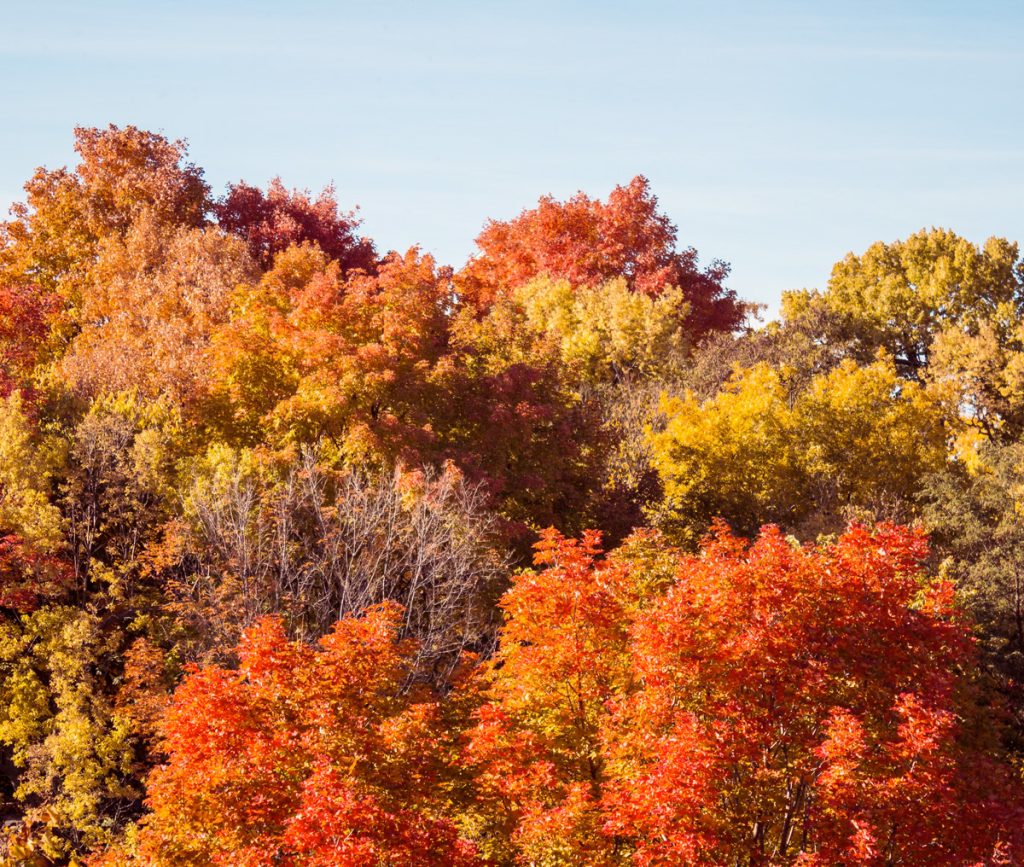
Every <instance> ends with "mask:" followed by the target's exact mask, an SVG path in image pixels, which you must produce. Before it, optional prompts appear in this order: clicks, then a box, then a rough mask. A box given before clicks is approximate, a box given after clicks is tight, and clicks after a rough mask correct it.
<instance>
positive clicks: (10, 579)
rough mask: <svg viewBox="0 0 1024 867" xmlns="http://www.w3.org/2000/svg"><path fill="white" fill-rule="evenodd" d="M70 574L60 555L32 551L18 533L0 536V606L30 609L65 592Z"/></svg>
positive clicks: (71, 574) (19, 611) (18, 609)
mask: <svg viewBox="0 0 1024 867" xmlns="http://www.w3.org/2000/svg"><path fill="white" fill-rule="evenodd" d="M73 577H74V576H73V572H72V570H71V567H70V566H69V565H68V564H67V563H65V562H63V561H62V560H61V559H60V558H58V557H56V556H54V555H52V554H44V553H40V552H38V551H35V550H33V549H32V548H31V547H29V546H28V545H26V544H25V542H24V540H23V539H22V538H21V537H20V536H16V535H13V534H10V535H6V536H0V609H6V610H8V611H15V612H18V613H25V612H28V611H32V610H33V609H35V608H36V607H37V606H38V605H39V604H41V603H42V602H43V600H45V599H50V598H53V597H56V596H59V595H60V594H61V593H64V592H65V591H67V590H68V588H69V587H70V586H71V582H72V580H73Z"/></svg>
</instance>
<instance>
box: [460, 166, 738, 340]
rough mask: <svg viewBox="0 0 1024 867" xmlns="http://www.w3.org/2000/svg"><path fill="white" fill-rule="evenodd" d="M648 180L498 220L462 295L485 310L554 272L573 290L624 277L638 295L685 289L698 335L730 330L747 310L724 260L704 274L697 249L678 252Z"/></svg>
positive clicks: (464, 278)
mask: <svg viewBox="0 0 1024 867" xmlns="http://www.w3.org/2000/svg"><path fill="white" fill-rule="evenodd" d="M657 205H658V200H657V198H656V197H655V196H654V195H653V194H652V193H651V191H650V188H649V186H648V182H647V179H646V178H644V177H641V176H638V177H636V178H634V179H633V180H632V181H631V182H630V183H629V184H628V185H627V186H624V187H616V188H615V189H614V190H612V192H611V193H610V194H609V196H608V200H607V202H602V201H601V200H600V199H591V198H589V197H588V196H586V195H584V194H583V193H577V194H576V195H575V196H573V197H572V198H571V199H568V200H567V201H565V202H559V201H557V200H555V199H554V198H552V197H551V196H545V197H543V198H541V199H540V201H539V202H538V204H537V207H536V208H534V209H533V210H527V211H523V212H522V213H521V214H520V215H519V216H518V217H515V218H514V219H512V220H508V221H496V220H491V221H490V222H489V223H488V224H487V226H486V227H485V228H484V230H483V232H481V233H480V235H479V236H478V237H477V239H476V243H477V246H478V247H479V249H480V252H479V254H478V255H477V256H476V257H474V258H473V259H471V260H470V262H469V263H468V264H467V265H466V267H465V268H464V269H463V270H462V272H461V273H460V274H459V276H458V284H459V287H460V289H461V291H462V292H463V293H464V294H465V295H467V296H468V297H469V298H471V299H472V300H473V301H474V302H475V303H476V304H478V305H480V306H487V305H488V304H490V303H491V302H492V301H493V299H494V298H495V297H496V296H498V295H499V294H500V293H502V292H505V291H508V290H509V289H512V288H514V287H516V286H520V285H522V284H523V283H526V282H528V281H529V280H531V279H533V278H535V277H538V276H541V275H547V276H549V277H553V278H556V279H563V280H568V281H569V282H570V283H572V284H573V285H574V286H593V285H596V284H599V283H602V282H605V281H607V280H610V279H613V278H615V277H624V278H625V279H626V280H627V281H628V282H629V285H630V286H631V287H632V288H633V289H634V290H635V291H637V292H644V293H646V294H649V295H657V294H658V293H659V292H661V291H662V290H663V289H664V288H665V287H666V286H679V287H681V288H682V289H683V290H685V293H686V297H687V300H688V301H689V303H690V305H691V308H692V310H691V315H690V324H691V326H692V328H693V330H694V332H695V334H697V335H700V334H704V333H706V332H708V331H731V330H733V329H735V328H737V327H738V326H739V325H740V324H741V323H742V321H743V319H744V317H745V315H746V307H745V305H743V304H742V303H741V302H739V301H738V300H737V298H736V294H735V293H734V292H733V291H732V290H730V289H726V288H725V287H724V286H723V285H722V281H723V280H724V279H725V278H726V276H727V275H728V273H729V268H728V266H727V265H726V264H725V263H723V262H718V261H716V262H713V263H712V265H711V266H710V267H709V268H706V269H704V270H701V269H700V268H699V267H698V265H697V251H696V250H694V249H693V248H692V247H691V248H687V249H685V250H677V249H676V246H675V244H676V228H675V226H673V225H672V223H671V222H670V221H669V219H668V217H666V216H665V215H664V214H659V213H658V210H657Z"/></svg>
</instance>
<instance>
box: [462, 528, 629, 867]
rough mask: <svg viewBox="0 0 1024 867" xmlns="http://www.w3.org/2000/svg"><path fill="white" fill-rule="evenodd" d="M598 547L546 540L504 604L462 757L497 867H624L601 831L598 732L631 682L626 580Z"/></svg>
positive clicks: (594, 538)
mask: <svg viewBox="0 0 1024 867" xmlns="http://www.w3.org/2000/svg"><path fill="white" fill-rule="evenodd" d="M600 551H601V546H600V535H599V534H597V533H593V532H591V533H587V534H584V536H583V538H582V539H581V540H579V541H575V540H572V539H566V538H564V537H562V536H560V535H559V534H558V533H556V532H555V531H553V530H549V531H547V532H545V533H543V534H542V536H541V541H540V542H539V543H538V544H537V554H536V558H535V563H536V565H537V567H538V569H537V570H536V571H532V572H526V573H523V574H521V575H519V576H517V577H516V579H515V581H514V583H513V586H512V587H511V588H510V589H509V591H508V592H507V593H506V594H505V597H504V598H503V599H502V602H501V608H502V610H503V611H504V612H505V615H506V618H507V620H506V623H505V625H504V626H503V627H502V630H501V634H500V643H499V646H498V650H497V652H496V654H495V656H494V658H493V659H492V660H491V661H490V662H489V663H488V665H487V667H486V668H485V670H484V674H483V676H484V678H485V683H484V687H483V689H484V693H483V694H484V698H485V703H484V704H483V705H482V707H481V708H480V710H479V712H478V717H477V719H478V722H477V725H476V726H475V728H473V729H472V730H471V731H470V732H469V740H468V746H467V750H466V759H465V761H466V762H467V763H468V764H469V766H470V767H471V768H472V770H473V772H474V777H475V781H476V785H477V787H478V790H479V796H478V797H479V804H480V807H479V809H480V811H481V813H482V817H481V819H480V820H479V821H481V823H482V824H483V828H484V830H483V832H482V834H481V837H482V838H483V840H484V841H487V842H488V843H489V844H490V846H491V847H492V848H493V850H494V851H491V852H486V854H488V855H490V856H491V857H492V858H496V859H498V860H499V862H501V863H517V864H537V865H557V864H593V865H599V864H612V863H618V862H617V861H616V859H615V857H614V848H615V847H614V845H613V842H612V841H611V840H609V839H608V838H607V837H605V836H604V835H603V834H602V833H601V825H602V822H603V818H602V813H601V796H602V791H603V786H604V784H605V782H606V780H607V777H608V771H607V768H606V761H605V755H604V750H603V746H602V734H603V732H604V730H605V728H606V718H607V716H608V705H609V703H610V702H611V701H613V700H615V699H618V698H621V697H623V696H624V694H625V693H626V691H627V690H628V689H629V688H630V687H631V684H632V672H631V670H630V665H629V659H628V655H627V647H628V636H629V632H628V629H629V619H628V617H627V614H626V610H627V609H626V606H625V604H624V599H623V598H620V594H623V588H622V587H621V586H620V585H621V584H622V583H623V582H624V580H625V579H626V577H627V573H625V572H624V571H623V570H621V569H618V568H616V567H615V566H614V565H609V564H606V563H601V562H599V561H598V556H599V554H600ZM623 596H625V594H623Z"/></svg>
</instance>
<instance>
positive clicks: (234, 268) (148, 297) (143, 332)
mask: <svg viewBox="0 0 1024 867" xmlns="http://www.w3.org/2000/svg"><path fill="white" fill-rule="evenodd" d="M255 279H257V273H256V269H255V267H254V266H253V263H252V261H251V260H250V259H249V256H248V253H247V251H246V248H245V245H244V244H243V243H242V242H241V241H240V240H238V239H237V238H235V237H233V236H231V235H228V234H226V233H224V232H221V231H219V230H217V229H216V228H206V229H198V228H182V227H180V226H171V227H169V228H168V227H166V226H163V225H161V224H160V222H159V221H158V220H157V218H156V215H155V214H154V213H153V212H152V211H142V212H140V213H138V214H137V215H136V218H135V222H134V223H133V224H132V225H131V227H130V228H129V229H128V230H126V233H125V235H124V237H120V236H118V237H114V238H109V239H107V240H105V241H104V242H103V243H102V244H101V246H100V252H99V255H98V258H97V260H96V262H95V264H94V265H93V267H92V269H91V272H90V278H89V282H88V291H87V293H86V294H85V296H84V298H83V300H82V305H81V310H80V314H81V331H80V333H79V334H77V335H76V336H75V337H74V339H73V340H72V341H71V343H70V346H69V347H68V349H67V352H66V355H65V356H64V358H63V359H62V362H61V370H62V373H63V374H64V376H65V377H66V379H67V380H68V382H69V384H70V386H71V387H72V389H73V390H74V391H75V392H76V393H77V394H79V395H84V396H89V397H95V396H97V395H99V394H101V393H104V392H106V393H117V392H124V391H129V390H135V391H136V392H138V393H139V395H140V396H142V397H146V398H149V399H156V398H157V397H160V396H162V395H163V396H166V397H167V398H169V399H171V400H172V401H174V402H175V403H177V404H178V405H179V406H182V407H183V408H185V409H186V410H191V411H192V412H195V410H196V409H197V407H196V404H197V402H198V400H199V398H200V397H201V396H202V395H204V394H205V392H206V390H207V388H208V384H207V370H206V366H205V363H204V362H205V354H206V351H207V348H208V346H209V343H210V340H211V337H212V335H213V333H214V332H215V330H216V329H217V328H218V327H219V326H220V325H222V324H223V323H224V322H226V321H227V319H228V313H229V308H230V302H231V298H232V293H233V291H234V290H235V288H236V287H237V286H238V285H239V284H245V283H251V282H252V281H254V280H255Z"/></svg>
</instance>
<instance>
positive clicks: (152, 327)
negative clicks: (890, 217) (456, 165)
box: [0, 126, 1024, 867]
mask: <svg viewBox="0 0 1024 867" xmlns="http://www.w3.org/2000/svg"><path fill="white" fill-rule="evenodd" d="M74 136H75V148H76V152H77V155H78V161H77V164H75V165H73V166H71V167H65V168H56V169H48V168H40V169H38V170H37V171H36V172H35V174H33V175H32V177H31V178H29V179H28V180H27V182H26V183H25V186H24V200H23V201H22V202H19V203H16V204H14V205H13V206H12V208H11V211H10V215H9V218H8V219H7V220H6V221H5V222H3V223H0V809H2V813H3V828H2V835H0V836H2V842H0V864H4V865H28V867H47V865H79V867H85V865H91V867H113V865H150V867H157V865H185V867H188V865H192V867H207V865H209V867H214V865H217V867H277V865H288V867H382V865H395V867H431V865H433V867H448V865H455V867H485V865H493V867H502V865H521V867H559V865H567V867H568V865H587V867H614V865H637V867H667V865H690V864H692V865H723V867H725V865H730V867H748V865H749V867H755V865H764V867H767V865H801V867H812V865H821V867H824V865H878V867H883V865H886V867H888V865H913V867H918V865H919V867H929V865H962V867H968V865H997V864H1022V863H1024V779H1022V768H1024V260H1022V258H1021V255H1020V250H1019V248H1018V245H1017V244H1016V243H1015V242H1013V241H1011V240H1008V239H1005V238H998V237H994V238H990V239H988V240H987V241H985V242H984V243H983V244H982V245H980V246H979V244H977V243H976V242H974V241H971V240H968V239H966V238H964V237H961V236H958V235H957V234H955V233H954V232H953V231H951V230H948V229H940V228H926V229H922V230H921V231H919V232H917V233H916V234H912V235H910V236H909V237H906V238H903V239H895V240H887V241H879V242H877V243H875V244H872V245H871V246H870V247H868V248H867V249H865V250H863V251H860V252H856V253H850V254H848V255H846V256H845V257H844V258H842V259H840V260H839V261H838V262H836V264H835V266H834V267H833V269H832V272H831V277H830V278H829V280H828V282H827V285H825V286H823V287H821V288H819V289H814V290H810V289H808V290H794V291H792V292H788V293H786V294H785V295H784V297H783V299H782V303H781V309H780V314H779V317H778V319H777V320H774V321H770V322H764V321H763V319H764V317H763V316H762V315H760V314H761V311H760V310H759V308H758V306H757V305H755V304H752V303H749V302H746V301H744V300H743V299H741V298H738V297H737V296H736V294H735V292H734V291H732V290H731V289H730V288H728V285H727V284H728V280H729V266H728V265H727V264H726V263H725V262H722V261H717V260H714V261H702V260H701V259H700V258H699V257H698V253H697V251H696V250H695V249H693V248H692V247H688V246H686V244H685V242H684V241H682V240H680V238H679V236H678V233H677V229H676V227H675V226H674V225H673V223H672V222H671V221H670V219H669V218H668V217H667V216H666V215H665V214H664V213H663V212H661V211H660V210H659V207H658V202H657V199H656V197H655V195H654V192H653V191H652V189H651V188H650V185H649V183H648V181H647V180H646V179H645V178H644V177H640V176H638V177H636V178H634V179H633V180H631V181H628V182H627V183H625V184H624V185H623V186H618V187H616V188H614V189H612V190H610V191H608V190H600V191H592V192H594V193H597V194H598V196H599V197H597V198H594V197H592V196H591V195H589V194H586V193H582V192H581V193H579V194H577V195H575V196H572V197H570V198H568V199H566V200H558V199H556V198H554V197H551V196H543V197H541V198H540V199H539V200H536V202H535V203H531V202H529V201H527V202H524V203H523V204H524V205H525V206H526V209H525V210H523V211H522V212H521V213H520V214H519V215H518V216H516V217H514V218H512V219H508V220H488V221H486V222H484V223H483V225H482V229H481V231H480V234H479V236H478V237H477V238H476V241H475V249H474V253H473V255H472V256H471V257H470V258H469V260H468V262H466V263H465V264H463V265H462V266H461V267H452V266H449V265H447V264H444V263H441V262H438V261H436V260H435V258H434V257H433V256H431V254H430V253H429V252H427V251H424V250H421V249H419V248H418V247H413V248H411V249H409V250H407V251H390V252H384V251H383V250H381V249H379V248H378V247H377V246H376V245H375V243H374V242H373V240H372V239H371V238H369V237H367V236H366V235H365V234H363V232H362V224H361V222H360V218H359V215H358V212H357V211H349V210H345V206H344V203H341V204H339V201H338V197H337V193H336V191H335V190H334V189H333V188H331V187H327V188H325V189H324V190H323V191H322V192H320V193H314V192H310V191H305V190H301V189H291V188H290V187H288V186H286V185H285V184H284V183H283V182H282V181H281V180H278V179H275V180H272V181H270V182H269V183H268V184H267V185H266V186H264V187H259V186H253V185H250V184H248V183H246V182H244V181H239V182H238V183H234V184H231V185H229V186H228V187H227V188H226V190H224V191H223V192H222V193H216V192H215V191H213V190H212V188H211V185H210V184H209V183H208V182H207V180H206V178H205V175H204V173H203V171H202V169H201V168H199V167H197V166H196V165H194V164H193V163H192V162H191V161H190V158H189V154H188V151H187V147H186V144H185V143H184V142H181V141H173V140H170V139H168V138H167V137H165V136H163V135H160V134H156V133H152V132H147V131H145V130H142V129H138V128H136V127H132V126H125V127H116V126H110V127H108V128H103V129H99V128H78V129H76V130H75V131H74ZM623 180H626V179H623ZM538 192H539V191H538ZM484 216H485V215H481V220H482V221H483V218H484Z"/></svg>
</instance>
